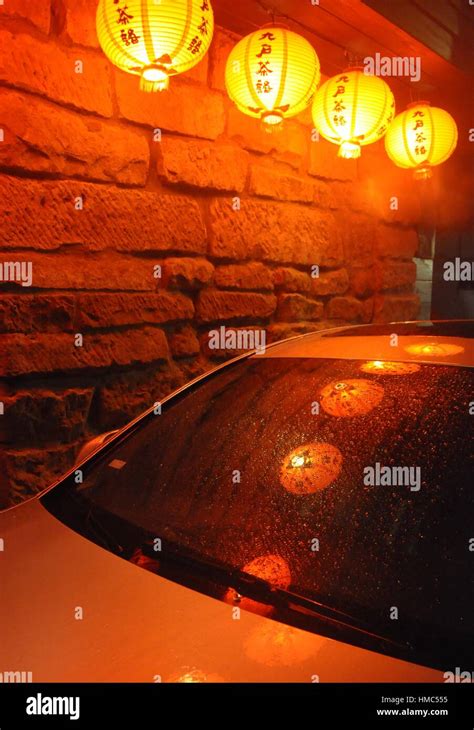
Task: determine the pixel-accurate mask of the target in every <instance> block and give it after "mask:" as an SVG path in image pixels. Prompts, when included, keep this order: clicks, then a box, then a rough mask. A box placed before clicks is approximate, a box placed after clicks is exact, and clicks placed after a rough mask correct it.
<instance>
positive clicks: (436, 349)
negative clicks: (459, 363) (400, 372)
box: [405, 342, 464, 357]
mask: <svg viewBox="0 0 474 730" xmlns="http://www.w3.org/2000/svg"><path fill="white" fill-rule="evenodd" d="M405 352H409V353H410V355H424V356H426V357H449V355H459V353H460V352H464V347H461V345H452V344H451V343H450V342H442V343H438V342H427V343H426V344H419V345H408V346H407V347H405Z"/></svg>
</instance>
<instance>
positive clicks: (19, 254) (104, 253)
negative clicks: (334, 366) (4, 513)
mask: <svg viewBox="0 0 474 730" xmlns="http://www.w3.org/2000/svg"><path fill="white" fill-rule="evenodd" d="M216 2H217V0H216ZM95 6H96V2H95V0H35V2H34V3H32V2H26V0H23V1H22V0H6V2H5V3H4V5H3V6H0V57H1V58H0V99H1V104H0V109H1V115H0V128H1V129H2V130H3V141H2V142H0V168H1V169H0V193H1V195H0V200H1V203H0V206H1V208H2V226H1V231H0V261H2V262H5V261H15V262H31V263H32V266H33V283H32V286H31V287H22V286H21V285H19V284H16V283H11V282H3V283H2V282H0V332H1V335H0V347H1V358H0V376H1V378H2V385H1V388H2V396H1V397H0V401H1V402H3V404H4V415H2V416H1V417H0V429H1V430H0V442H1V444H2V449H1V456H0V459H1V461H2V464H1V466H2V469H1V470H0V472H1V474H2V477H0V479H1V480H2V484H1V487H0V491H1V501H2V504H6V503H7V502H8V500H13V501H18V500H20V499H23V498H24V497H26V496H28V495H29V494H32V493H34V492H35V491H38V490H39V489H40V488H42V487H44V486H45V485H47V484H48V482H50V481H51V480H52V479H53V477H54V476H55V475H57V474H60V473H61V472H63V471H64V470H65V469H66V468H67V467H69V466H70V465H71V464H72V463H73V460H74V457H75V455H76V453H77V450H78V448H79V447H80V445H81V443H82V442H83V441H84V439H85V438H86V437H87V436H89V435H91V434H94V433H97V432H100V431H103V430H106V429H110V428H114V427H117V426H120V425H121V424H123V423H124V422H126V421H127V420H128V419H130V418H131V417H132V416H134V415H136V414H137V413H138V412H140V411H141V410H143V409H144V408H146V407H148V406H149V405H151V404H152V403H153V402H154V401H155V400H157V399H159V398H161V397H163V396H164V395H166V394H168V393H169V392H170V391H171V390H172V389H174V388H175V387H176V386H178V385H180V384H182V383H184V382H186V381H188V380H189V379H191V378H192V377H193V376H195V375H197V374H199V373H201V372H204V371H205V370H207V369H209V368H211V367H212V366H213V365H215V364H216V362H217V361H218V358H219V357H222V353H220V354H219V353H216V352H215V351H214V352H213V351H211V350H209V349H208V347H207V343H208V333H209V330H210V329H211V328H213V327H215V326H216V325H220V324H225V325H227V326H236V327H244V326H245V327H248V326H249V325H253V326H256V327H264V328H265V330H266V332H267V340H268V341H272V340H276V339H281V338H283V337H286V336H289V335H291V334H294V333H299V332H306V331H310V330H315V329H322V328H325V327H331V326H337V325H339V324H342V323H347V322H354V323H364V322H371V321H376V322H381V321H390V320H397V319H412V318H416V316H417V311H418V298H417V296H416V295H415V294H414V293H413V284H414V281H415V277H416V268H415V264H414V263H413V261H412V257H413V255H414V254H415V250H416V247H417V235H416V229H415V227H414V226H415V224H416V221H417V215H418V211H417V205H416V196H414V195H412V192H411V188H410V185H411V183H410V180H409V178H408V175H407V174H405V173H401V172H400V171H397V170H396V168H394V167H393V165H392V164H391V163H390V162H389V161H388V160H387V158H386V156H385V153H384V150H383V144H382V143H378V144H377V145H374V146H372V147H371V148H366V149H364V150H363V153H362V158H361V160H360V161H358V162H354V161H343V160H338V159H337V157H336V156H335V155H336V148H335V147H334V146H332V145H330V144H329V143H327V142H325V141H319V142H313V141H312V140H311V126H312V125H311V118H310V114H309V113H308V112H306V113H305V114H304V115H302V117H301V118H299V119H296V120H293V121H288V122H287V123H286V124H285V128H284V129H283V130H282V131H281V132H279V133H274V134H268V133H266V132H264V131H262V130H261V129H260V127H259V124H258V122H256V121H254V120H252V119H250V118H249V117H246V116H244V115H242V114H241V113H239V112H238V111H237V110H236V109H235V107H233V105H231V103H230V101H229V100H228V98H227V96H226V94H225V90H224V83H223V75H224V64H225V59H226V56H227V54H228V52H229V50H230V48H231V47H232V44H233V43H234V42H235V36H234V37H233V36H232V34H231V33H229V32H227V31H226V30H224V29H219V28H218V29H216V34H215V37H214V41H213V43H212V46H211V51H210V53H209V54H208V56H207V57H206V58H205V59H204V60H203V61H202V62H201V64H200V65H199V66H197V67H196V68H195V69H194V70H193V71H192V72H191V73H189V74H187V75H186V76H183V77H179V78H176V79H173V80H172V83H171V88H170V91H169V92H166V93H163V94H161V95H152V94H150V95H146V94H144V93H141V92H139V90H138V78H137V77H133V76H129V75H127V74H124V73H122V72H120V71H118V70H115V69H114V68H113V67H112V65H111V64H110V63H109V62H108V61H107V59H106V58H105V56H104V55H103V54H102V52H101V51H100V49H99V48H98V44H97V39H96V35H95V24H94V12H95ZM78 62H80V63H78ZM78 69H80V70H82V72H81V73H77V70H78ZM157 130H159V132H158V131H157ZM236 198H239V201H236ZM394 198H396V199H397V204H398V209H395V210H393V208H394V205H395V204H394V202H393V199H394ZM239 202H240V209H239V204H238V203H239ZM236 203H237V204H236ZM236 208H237V209H236ZM158 265H159V266H161V274H162V275H161V277H157V273H159V272H160V269H158V268H157V266H158ZM314 265H317V266H319V267H320V276H319V278H312V277H311V267H312V266H314ZM78 334H79V335H82V339H83V342H82V346H78V340H77V335H78ZM231 354H234V353H231ZM216 358H217V359H216Z"/></svg>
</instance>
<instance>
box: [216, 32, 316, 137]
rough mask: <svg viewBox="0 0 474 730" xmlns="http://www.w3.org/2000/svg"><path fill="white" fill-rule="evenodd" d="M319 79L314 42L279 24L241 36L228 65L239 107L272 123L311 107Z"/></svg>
mask: <svg viewBox="0 0 474 730" xmlns="http://www.w3.org/2000/svg"><path fill="white" fill-rule="evenodd" d="M320 78H321V73H320V69H319V59H318V56H317V54H316V51H315V50H314V48H313V46H312V45H311V44H310V43H308V41H307V40H306V39H305V38H303V37H302V36H300V35H298V34H297V33H294V32H293V31H291V30H289V29H288V28H286V27H284V26H280V25H278V24H275V25H273V24H271V25H268V26H264V27H263V28H260V29H259V30H256V31H255V32H253V33H250V34H249V35H247V36H245V38H242V39H241V40H240V41H239V42H238V43H237V45H236V46H234V48H233V49H232V51H231V52H230V54H229V57H228V59H227V63H226V68H225V84H226V89H227V93H228V94H229V96H230V98H231V99H232V101H233V102H234V104H235V105H236V106H237V108H238V109H240V111H241V112H243V113H244V114H247V115H249V116H251V117H255V118H257V119H261V120H262V122H263V123H264V124H269V125H279V124H280V123H281V122H282V121H283V119H286V118H287V117H293V116H295V115H296V114H299V113H300V112H302V111H303V110H304V109H305V108H306V107H307V106H309V104H310V103H311V101H312V98H313V94H314V92H315V91H316V88H317V86H318V84H319V80H320Z"/></svg>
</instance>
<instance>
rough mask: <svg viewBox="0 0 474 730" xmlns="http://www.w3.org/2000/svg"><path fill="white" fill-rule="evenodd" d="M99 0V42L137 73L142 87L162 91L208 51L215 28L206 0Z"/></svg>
mask: <svg viewBox="0 0 474 730" xmlns="http://www.w3.org/2000/svg"><path fill="white" fill-rule="evenodd" d="M202 6H203V2H202V0H159V2H157V0H125V1H124V2H123V3H114V2H112V0H100V2H99V5H98V7H97V16H96V26H97V36H98V38H99V43H100V45H101V47H102V50H103V51H104V53H105V55H106V56H107V58H109V60H110V61H112V63H113V64H114V65H115V66H117V67H118V68H120V69H121V70H122V71H126V72H127V73H130V74H136V75H138V76H140V88H141V89H142V91H163V90H164V89H167V88H168V85H169V79H170V76H174V75H176V74H180V73H184V72H185V71H189V70H190V69H191V68H193V66H195V65H196V64H197V63H199V61H200V60H201V59H202V58H203V57H204V56H205V55H206V53H207V50H208V48H209V45H210V43H211V40H212V35H213V32H214V16H213V12H212V7H211V3H210V2H209V0H207V3H206V7H204V8H203V7H202Z"/></svg>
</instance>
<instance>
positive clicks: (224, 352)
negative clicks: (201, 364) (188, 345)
mask: <svg viewBox="0 0 474 730" xmlns="http://www.w3.org/2000/svg"><path fill="white" fill-rule="evenodd" d="M211 333H212V334H211ZM211 336H212V338H213V340H214V330H208V331H207V332H203V333H202V334H201V336H200V345H201V352H202V353H203V355H204V356H205V357H206V358H207V359H208V360H218V361H223V360H231V359H232V358H234V357H239V356H240V355H244V354H245V353H247V352H250V351H251V350H254V349H256V347H255V345H257V344H263V345H264V346H266V344H267V339H266V328H262V327H259V326H257V325H255V324H249V325H247V326H245V327H228V326H226V327H225V337H226V338H229V337H232V336H235V341H234V342H232V344H235V347H232V346H231V344H230V342H229V340H228V339H227V340H225V341H224V342H223V343H221V342H219V345H220V344H223V347H220V346H219V347H212V348H211V347H210V342H211ZM239 337H240V340H239ZM262 337H264V338H265V339H264V340H263V339H262ZM256 338H258V339H256ZM213 344H214V342H213ZM238 345H242V347H239V346H238Z"/></svg>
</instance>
